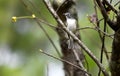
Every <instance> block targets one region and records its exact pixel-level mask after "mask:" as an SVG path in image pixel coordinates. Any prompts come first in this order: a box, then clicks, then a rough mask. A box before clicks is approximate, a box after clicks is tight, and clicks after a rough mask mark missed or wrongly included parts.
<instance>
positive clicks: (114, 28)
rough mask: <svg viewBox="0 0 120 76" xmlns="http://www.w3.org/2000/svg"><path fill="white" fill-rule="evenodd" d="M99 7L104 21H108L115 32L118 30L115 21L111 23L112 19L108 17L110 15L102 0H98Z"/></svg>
mask: <svg viewBox="0 0 120 76" xmlns="http://www.w3.org/2000/svg"><path fill="white" fill-rule="evenodd" d="M96 2H97V4H98V6H99V7H100V10H101V13H102V15H103V17H104V19H106V21H107V23H108V24H109V26H110V27H111V28H112V29H113V30H116V27H115V24H114V23H113V21H111V19H110V18H109V17H108V14H107V12H106V10H105V8H104V6H103V4H102V2H101V0H96Z"/></svg>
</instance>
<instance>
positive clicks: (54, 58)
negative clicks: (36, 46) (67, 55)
mask: <svg viewBox="0 0 120 76" xmlns="http://www.w3.org/2000/svg"><path fill="white" fill-rule="evenodd" d="M39 51H40V52H41V53H43V54H45V55H47V56H49V57H52V58H54V59H57V60H59V61H62V62H65V63H67V64H69V65H72V66H74V67H76V68H78V69H80V70H81V71H83V72H85V73H87V74H88V75H90V76H91V74H90V73H88V72H87V71H85V70H83V69H82V68H81V67H79V66H77V65H75V64H73V63H71V62H69V61H66V60H63V59H60V58H57V57H55V56H53V55H50V54H48V53H46V52H44V51H43V50H41V49H40V50H39Z"/></svg>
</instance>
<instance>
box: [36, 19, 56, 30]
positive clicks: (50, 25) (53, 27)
mask: <svg viewBox="0 0 120 76" xmlns="http://www.w3.org/2000/svg"><path fill="white" fill-rule="evenodd" d="M37 19H38V20H39V21H40V22H42V23H44V24H46V25H48V26H49V27H51V28H52V29H53V30H56V29H57V28H58V27H56V26H55V25H53V24H50V23H48V22H47V21H45V20H43V19H40V18H37Z"/></svg>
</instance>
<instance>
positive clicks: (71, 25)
mask: <svg viewBox="0 0 120 76" xmlns="http://www.w3.org/2000/svg"><path fill="white" fill-rule="evenodd" d="M64 15H65V17H66V25H67V29H68V30H70V31H71V32H73V33H74V32H75V31H76V27H77V21H76V19H75V18H74V17H73V16H72V15H71V14H70V13H68V12H67V13H65V14H64Z"/></svg>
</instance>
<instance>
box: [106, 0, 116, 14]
mask: <svg viewBox="0 0 120 76" xmlns="http://www.w3.org/2000/svg"><path fill="white" fill-rule="evenodd" d="M104 2H105V3H106V5H108V7H109V8H111V10H112V11H113V12H114V13H116V14H118V11H117V10H116V9H115V8H114V7H113V6H112V5H111V4H110V3H109V2H108V1H107V0H104Z"/></svg>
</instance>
